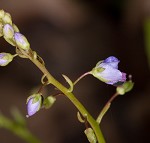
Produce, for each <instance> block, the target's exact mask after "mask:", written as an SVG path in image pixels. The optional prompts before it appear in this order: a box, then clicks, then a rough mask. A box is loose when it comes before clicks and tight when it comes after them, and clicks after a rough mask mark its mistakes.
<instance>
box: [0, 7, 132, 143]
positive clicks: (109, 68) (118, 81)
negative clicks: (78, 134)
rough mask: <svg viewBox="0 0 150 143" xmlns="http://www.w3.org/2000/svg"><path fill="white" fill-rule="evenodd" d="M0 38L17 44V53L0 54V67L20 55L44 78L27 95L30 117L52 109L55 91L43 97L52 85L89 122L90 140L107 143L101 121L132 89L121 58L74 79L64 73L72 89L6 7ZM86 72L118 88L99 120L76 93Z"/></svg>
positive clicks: (0, 19) (0, 18)
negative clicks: (57, 76) (53, 72)
mask: <svg viewBox="0 0 150 143" xmlns="http://www.w3.org/2000/svg"><path fill="white" fill-rule="evenodd" d="M0 37H3V38H4V39H5V40H6V41H7V42H8V43H9V44H11V45H12V46H14V47H15V52H16V53H15V54H14V55H12V54H10V53H4V52H2V53H0V66H6V65H8V64H9V63H10V62H11V61H12V60H13V58H15V57H16V56H19V57H20V58H26V59H29V60H30V61H31V62H32V63H33V64H35V66H37V67H38V68H39V70H40V71H41V72H42V73H43V76H42V77H41V84H42V88H40V89H39V90H38V91H37V92H36V93H34V94H33V95H31V96H29V97H28V98H27V117H30V116H33V115H34V114H35V113H36V112H38V111H39V110H40V109H41V108H45V109H48V108H50V107H51V106H52V105H53V104H54V103H55V102H56V96H55V95H56V94H55V95H51V96H48V97H46V98H44V97H43V96H42V89H43V88H44V87H45V86H47V85H49V84H51V85H53V86H54V87H55V88H57V91H58V90H59V91H60V93H59V94H60V95H65V96H66V97H67V98H68V99H69V100H70V101H71V102H72V103H73V105H74V106H75V107H76V108H77V110H78V114H77V117H78V120H79V121H80V122H82V123H85V122H86V123H88V126H86V129H85V131H84V133H85V135H86V136H87V139H88V141H89V142H90V143H96V142H98V143H105V139H104V136H103V134H102V132H101V129H100V123H101V120H102V118H103V116H104V115H105V113H106V112H107V111H108V109H109V108H110V105H111V102H112V101H113V100H114V99H115V98H116V97H117V96H118V95H124V94H125V93H126V92H128V91H130V90H131V89H132V88H133V82H132V81H131V78H129V80H128V81H126V73H124V72H121V71H120V70H118V63H119V60H118V59H117V58H116V57H114V56H110V57H108V58H106V59H105V60H102V61H100V62H98V63H97V64H96V66H95V67H94V68H93V69H92V70H91V71H89V72H86V73H84V74H83V75H81V76H80V77H79V78H77V80H76V81H75V82H72V81H71V80H70V79H69V78H68V77H67V76H66V75H62V76H63V77H64V79H65V80H66V81H67V83H68V84H69V86H70V87H69V88H66V87H65V86H64V85H62V84H61V83H60V82H59V81H57V80H56V79H55V78H54V77H53V76H52V75H51V74H50V73H49V71H48V70H47V68H46V66H45V63H44V61H43V59H42V58H41V57H40V56H39V55H38V54H37V53H36V52H35V51H33V50H32V49H31V47H30V44H29V42H28V40H27V38H26V37H25V36H24V35H23V34H22V33H21V32H20V31H19V29H18V27H17V26H16V25H15V24H14V23H13V22H12V18H11V15H10V14H9V13H7V12H5V11H4V10H0ZM87 75H93V77H96V78H97V79H99V80H100V81H102V82H104V83H106V84H110V85H113V86H115V87H116V93H115V94H114V95H113V96H112V97H111V99H109V100H108V102H107V103H106V105H105V106H104V108H103V109H102V110H101V112H100V114H99V115H98V117H97V119H94V118H93V117H92V116H91V114H90V113H89V112H88V111H87V110H86V109H85V107H84V106H83V105H82V104H81V103H80V101H79V100H78V99H77V98H76V97H75V95H74V94H73V89H74V86H75V85H76V84H77V83H78V82H79V81H80V80H81V79H82V78H83V77H85V76H87Z"/></svg>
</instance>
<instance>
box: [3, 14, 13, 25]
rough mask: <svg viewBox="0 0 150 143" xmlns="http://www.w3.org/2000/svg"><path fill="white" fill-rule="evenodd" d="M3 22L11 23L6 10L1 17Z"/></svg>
mask: <svg viewBox="0 0 150 143" xmlns="http://www.w3.org/2000/svg"><path fill="white" fill-rule="evenodd" d="M2 20H3V23H4V24H10V25H12V19H11V15H10V14H9V13H7V12H5V14H4V17H3V18H2Z"/></svg>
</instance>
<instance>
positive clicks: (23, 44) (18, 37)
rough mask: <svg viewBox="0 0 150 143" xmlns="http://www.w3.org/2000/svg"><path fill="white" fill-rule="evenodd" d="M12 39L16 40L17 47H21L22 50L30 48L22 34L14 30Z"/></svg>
mask: <svg viewBox="0 0 150 143" xmlns="http://www.w3.org/2000/svg"><path fill="white" fill-rule="evenodd" d="M14 39H15V41H16V44H17V46H18V47H19V48H21V49H23V50H29V49H30V44H29V42H28V40H27V39H26V37H25V36H24V35H22V34H21V33H19V32H16V33H15V34H14Z"/></svg>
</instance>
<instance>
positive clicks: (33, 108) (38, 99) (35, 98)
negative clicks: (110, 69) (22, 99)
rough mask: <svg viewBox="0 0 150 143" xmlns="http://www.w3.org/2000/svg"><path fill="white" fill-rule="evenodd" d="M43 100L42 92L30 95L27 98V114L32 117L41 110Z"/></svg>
mask: <svg viewBox="0 0 150 143" xmlns="http://www.w3.org/2000/svg"><path fill="white" fill-rule="evenodd" d="M42 102H43V99H42V95H41V94H33V95H32V96H30V97H29V98H28V99H27V113H28V115H27V116H28V117H30V116H32V115H34V114H35V113H36V112H37V111H39V110H40V108H41V106H42Z"/></svg>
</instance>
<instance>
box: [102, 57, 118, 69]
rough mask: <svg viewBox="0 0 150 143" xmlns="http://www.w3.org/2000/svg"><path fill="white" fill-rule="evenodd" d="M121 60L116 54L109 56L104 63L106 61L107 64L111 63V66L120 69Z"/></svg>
mask: <svg viewBox="0 0 150 143" xmlns="http://www.w3.org/2000/svg"><path fill="white" fill-rule="evenodd" d="M119 62H120V61H119V60H118V59H117V58H116V57H114V56H110V57H108V58H107V59H105V60H104V61H103V63H106V64H108V65H110V66H112V67H113V68H116V69H118V63H119Z"/></svg>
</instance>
